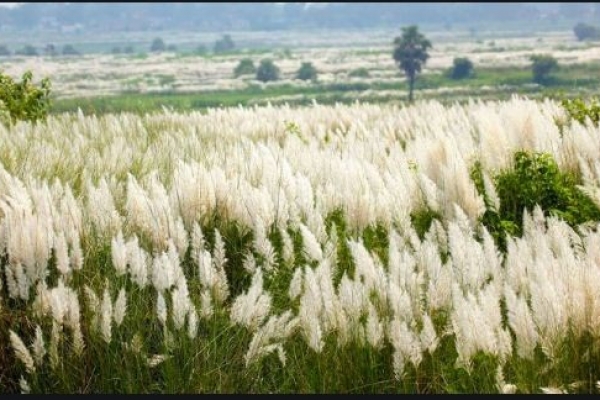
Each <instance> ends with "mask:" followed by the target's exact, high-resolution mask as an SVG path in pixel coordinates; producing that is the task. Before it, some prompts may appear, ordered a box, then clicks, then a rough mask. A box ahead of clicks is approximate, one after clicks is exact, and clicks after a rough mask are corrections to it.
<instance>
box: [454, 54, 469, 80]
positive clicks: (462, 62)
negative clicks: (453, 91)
mask: <svg viewBox="0 0 600 400" xmlns="http://www.w3.org/2000/svg"><path fill="white" fill-rule="evenodd" d="M448 76H449V77H450V79H466V78H471V77H472V76H473V62H472V61H471V60H469V59H468V58H466V57H457V58H455V59H454V63H453V65H452V68H450V70H449V71H448Z"/></svg>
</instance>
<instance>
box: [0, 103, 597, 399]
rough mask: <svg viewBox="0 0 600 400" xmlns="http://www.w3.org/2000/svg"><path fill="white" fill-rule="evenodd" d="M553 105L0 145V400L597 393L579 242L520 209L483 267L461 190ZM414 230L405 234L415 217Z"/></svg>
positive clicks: (150, 121)
mask: <svg viewBox="0 0 600 400" xmlns="http://www.w3.org/2000/svg"><path fill="white" fill-rule="evenodd" d="M564 118H565V115H564V111H563V109H562V108H561V107H560V105H559V104H557V103H554V102H552V101H545V102H535V101H530V100H527V99H522V98H513V99H512V100H510V101H505V102H490V103H483V102H477V101H472V102H470V103H469V104H466V105H455V106H443V105H441V104H440V103H437V102H420V103H416V104H415V105H413V106H409V107H398V106H392V105H390V106H382V105H377V106H375V105H366V104H355V105H345V106H342V105H338V106H322V105H318V104H314V105H313V106H310V107H305V108H290V107H285V106H282V107H260V108H259V107H256V108H230V109H218V110H217V109H212V110H209V111H208V113H206V114H204V113H199V112H198V113H194V112H192V113H186V114H179V113H171V112H168V111H165V112H163V113H155V114H146V115H143V116H138V115H133V114H120V115H113V114H108V115H104V116H102V117H96V116H83V115H76V114H64V115H59V116H52V117H49V118H48V120H47V122H46V123H43V124H38V125H36V126H34V125H31V124H27V123H18V124H17V125H15V126H13V127H11V128H4V127H2V126H0V272H1V273H0V285H1V286H0V338H1V339H2V342H3V343H5V344H6V345H5V346H4V347H3V349H2V350H0V385H1V386H0V391H2V392H15V391H23V392H71V393H79V392H83V393H97V392H102V393H112V392H120V393H148V392H178V393H179V392H186V393H196V392H202V393H205V392H242V393H244V392H261V393H266V392H269V393H273V392H277V393H282V392H301V393H316V392H343V393H349V392H375V393H383V392H418V393H438V392H439V393H447V392H503V393H513V392H521V393H531V392H552V391H568V392H573V391H585V392H596V391H597V389H596V386H595V382H596V381H598V380H600V371H599V367H600V363H599V362H600V347H599V346H598V344H599V335H600V291H598V287H599V286H600V252H599V250H598V249H599V248H600V247H599V245H600V232H598V231H597V229H596V226H595V225H594V224H587V225H585V226H580V227H578V228H577V229H575V228H572V227H570V226H569V225H567V224H566V223H565V222H563V221H561V220H560V219H558V218H557V217H554V216H548V215H545V214H543V213H542V212H541V210H540V209H539V208H538V209H535V210H529V211H530V212H529V213H526V214H525V217H524V222H523V235H522V236H520V237H512V238H509V239H507V247H506V250H505V251H504V250H501V249H500V248H499V247H498V245H497V244H496V243H495V241H494V238H493V237H492V235H491V234H490V233H489V232H488V231H487V230H486V229H485V227H484V226H483V225H482V223H481V217H482V216H483V214H484V212H485V211H486V207H488V205H486V202H485V201H484V198H483V196H482V195H481V194H479V192H478V191H477V189H476V187H475V184H474V182H473V180H472V179H471V175H470V171H471V168H472V166H473V165H474V163H475V162H477V161H479V162H480V163H481V166H482V171H483V174H484V176H485V183H486V193H488V195H489V196H490V197H491V198H492V199H493V202H494V207H496V208H497V207H499V205H498V201H499V199H498V197H497V196H496V197H494V196H493V194H494V193H495V191H494V183H493V180H492V179H490V177H491V176H494V174H496V173H497V172H498V171H502V170H505V169H508V168H510V167H511V160H512V156H513V154H514V152H516V151H518V150H530V151H534V152H545V153H548V154H550V155H552V157H553V158H554V159H555V160H556V161H557V163H558V165H559V167H560V169H561V170H564V171H572V172H574V173H578V174H580V175H581V176H582V180H583V184H582V186H583V187H584V188H585V189H584V190H585V191H586V192H587V193H590V195H591V197H592V199H593V200H594V201H596V202H600V195H597V193H600V192H599V191H598V189H600V164H599V163H598V161H597V160H599V159H600V141H598V137H599V134H600V132H599V130H598V128H596V127H593V126H582V125H580V124H577V123H574V124H572V125H564V126H563V127H562V128H561V129H559V127H558V124H557V121H561V120H564ZM424 211H426V212H428V213H430V214H431V215H436V216H437V218H433V220H432V222H431V224H430V226H429V227H428V229H427V230H426V231H424V232H419V231H418V229H417V227H416V226H415V224H416V223H415V219H414V216H415V215H417V214H419V213H422V212H424Z"/></svg>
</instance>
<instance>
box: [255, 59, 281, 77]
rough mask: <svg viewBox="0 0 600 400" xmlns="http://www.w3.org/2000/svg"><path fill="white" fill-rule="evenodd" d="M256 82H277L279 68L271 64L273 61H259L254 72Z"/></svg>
mask: <svg viewBox="0 0 600 400" xmlns="http://www.w3.org/2000/svg"><path fill="white" fill-rule="evenodd" d="M256 80H258V81H261V82H269V81H276V80H279V68H278V67H277V66H276V65H275V63H273V60H269V59H264V60H261V62H260V65H259V66H258V69H257V70H256Z"/></svg>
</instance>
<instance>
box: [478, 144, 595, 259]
mask: <svg viewBox="0 0 600 400" xmlns="http://www.w3.org/2000/svg"><path fill="white" fill-rule="evenodd" d="M471 177H472V178H473V181H474V182H475V186H476V187H477V189H478V191H479V192H480V193H482V194H484V199H485V200H486V206H487V207H486V208H487V210H486V212H485V213H484V215H483V217H482V219H481V222H482V223H483V225H485V226H486V228H487V229H488V231H489V232H490V233H491V234H492V236H494V238H495V239H496V240H497V241H498V245H499V247H500V248H501V249H503V250H505V249H506V247H505V245H506V242H505V238H504V236H505V235H506V234H509V235H516V236H521V235H522V233H523V213H524V211H525V210H528V211H530V212H531V211H532V210H533V209H534V208H535V206H536V205H539V206H540V208H541V209H542V210H543V212H544V214H545V215H553V216H556V217H560V218H562V219H563V220H564V221H565V222H567V223H568V224H569V225H570V226H572V227H575V226H576V225H579V224H582V223H584V222H588V221H600V209H599V208H598V206H597V205H596V204H595V203H594V202H593V201H592V200H591V199H590V198H589V197H588V196H587V195H586V194H584V193H583V192H582V191H581V190H579V189H578V188H577V185H579V184H581V182H580V179H578V177H577V176H575V175H574V174H571V173H565V172H561V171H560V170H559V168H558V165H557V164H556V161H555V160H554V159H553V158H552V155H550V154H547V153H532V152H528V151H517V152H516V153H515V154H514V156H513V168H512V169H508V170H504V171H501V172H500V173H499V174H497V175H495V176H494V177H493V180H494V184H495V186H496V192H497V194H498V198H499V200H500V209H499V210H494V209H493V208H492V207H491V206H490V201H489V198H488V197H487V195H486V194H485V190H484V185H483V176H482V170H481V165H480V164H476V165H475V166H474V168H473V169H472V170H471Z"/></svg>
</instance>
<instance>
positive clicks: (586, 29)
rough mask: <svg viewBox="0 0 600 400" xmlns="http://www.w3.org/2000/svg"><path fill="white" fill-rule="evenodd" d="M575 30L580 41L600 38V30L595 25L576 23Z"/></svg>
mask: <svg viewBox="0 0 600 400" xmlns="http://www.w3.org/2000/svg"><path fill="white" fill-rule="evenodd" d="M573 32H574V33H575V36H577V40H579V41H583V40H594V39H600V30H599V29H598V28H596V27H595V26H592V25H588V24H584V23H583V22H580V23H578V24H577V25H575V27H574V28H573Z"/></svg>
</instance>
